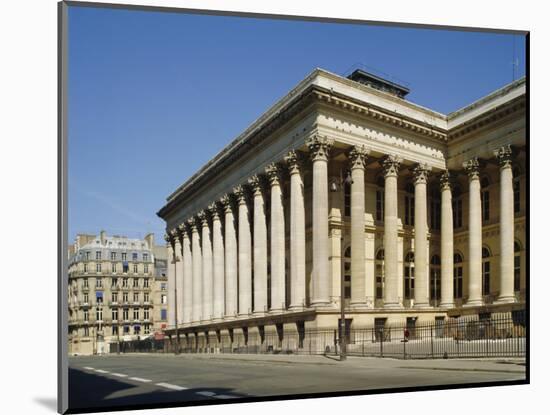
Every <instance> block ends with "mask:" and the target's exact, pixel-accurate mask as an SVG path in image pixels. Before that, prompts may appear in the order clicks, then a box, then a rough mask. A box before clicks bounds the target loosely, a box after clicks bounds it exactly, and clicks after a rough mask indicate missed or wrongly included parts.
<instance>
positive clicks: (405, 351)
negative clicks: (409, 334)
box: [403, 330, 407, 360]
mask: <svg viewBox="0 0 550 415" xmlns="http://www.w3.org/2000/svg"><path fill="white" fill-rule="evenodd" d="M406 359H407V338H406V337H405V330H403V360H406Z"/></svg>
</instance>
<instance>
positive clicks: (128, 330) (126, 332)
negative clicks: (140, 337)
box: [122, 326, 130, 334]
mask: <svg viewBox="0 0 550 415" xmlns="http://www.w3.org/2000/svg"><path fill="white" fill-rule="evenodd" d="M122 330H123V332H124V334H128V333H130V326H124V328H123V329H122Z"/></svg>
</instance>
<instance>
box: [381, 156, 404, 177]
mask: <svg viewBox="0 0 550 415" xmlns="http://www.w3.org/2000/svg"><path fill="white" fill-rule="evenodd" d="M402 161H403V159H402V158H401V157H399V156H397V155H396V154H389V155H387V156H385V157H384V158H383V159H382V167H383V168H384V176H386V177H389V176H396V177H397V173H398V172H399V166H400V165H401V163H402Z"/></svg>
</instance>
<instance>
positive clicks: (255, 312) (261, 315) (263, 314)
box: [252, 311, 267, 317]
mask: <svg viewBox="0 0 550 415" xmlns="http://www.w3.org/2000/svg"><path fill="white" fill-rule="evenodd" d="M265 316H267V312H266V311H254V313H252V317H265Z"/></svg>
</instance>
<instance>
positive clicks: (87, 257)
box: [86, 251, 91, 261]
mask: <svg viewBox="0 0 550 415" xmlns="http://www.w3.org/2000/svg"><path fill="white" fill-rule="evenodd" d="M90 255H91V252H90V251H86V261H89V260H90Z"/></svg>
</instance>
